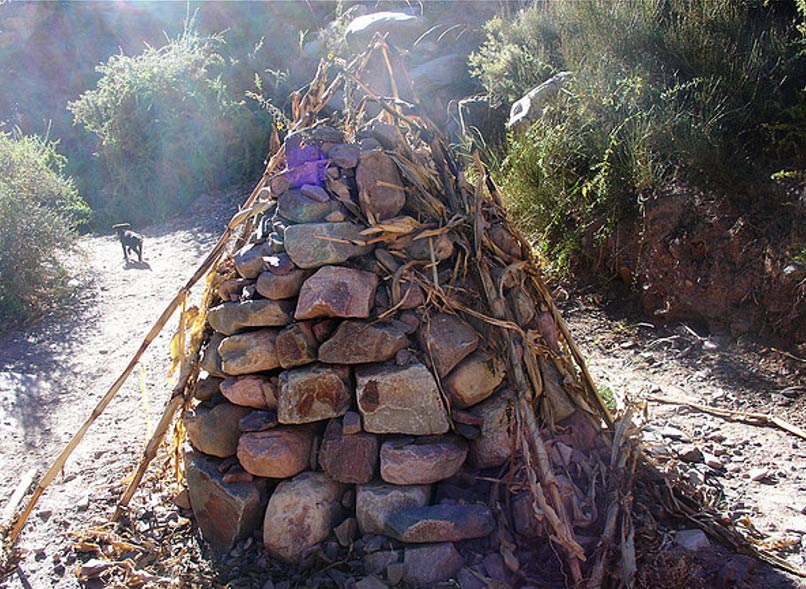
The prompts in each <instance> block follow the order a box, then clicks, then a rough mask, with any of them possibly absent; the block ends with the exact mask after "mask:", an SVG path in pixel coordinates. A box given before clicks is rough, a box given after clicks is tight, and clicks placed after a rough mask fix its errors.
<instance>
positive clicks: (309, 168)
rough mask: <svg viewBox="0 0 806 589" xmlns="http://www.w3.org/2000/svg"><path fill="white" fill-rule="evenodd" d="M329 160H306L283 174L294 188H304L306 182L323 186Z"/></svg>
mask: <svg viewBox="0 0 806 589" xmlns="http://www.w3.org/2000/svg"><path fill="white" fill-rule="evenodd" d="M328 163H329V161H328V160H314V161H310V162H304V163H302V164H300V165H298V166H295V167H293V168H289V169H288V170H286V171H285V172H283V175H284V176H285V178H286V180H288V182H289V183H290V184H291V185H292V186H293V187H294V188H302V187H303V186H304V185H305V184H314V185H316V186H321V185H322V184H323V183H324V182H325V178H326V177H327V165H328Z"/></svg>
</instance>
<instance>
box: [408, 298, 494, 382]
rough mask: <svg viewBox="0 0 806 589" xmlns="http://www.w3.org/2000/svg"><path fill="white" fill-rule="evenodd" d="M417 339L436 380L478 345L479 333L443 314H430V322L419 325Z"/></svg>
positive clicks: (454, 318) (454, 317)
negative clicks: (429, 360)
mask: <svg viewBox="0 0 806 589" xmlns="http://www.w3.org/2000/svg"><path fill="white" fill-rule="evenodd" d="M417 338H418V340H419V341H420V347H421V348H422V350H423V351H424V352H425V353H426V355H428V356H429V357H430V358H431V361H432V362H433V364H434V370H435V371H436V373H437V374H438V375H439V377H440V378H444V377H445V376H447V374H448V373H449V372H450V371H451V370H453V368H454V367H455V366H456V365H457V364H459V362H461V361H462V360H464V359H465V358H466V357H467V356H469V355H470V354H471V353H473V351H474V350H475V349H476V347H477V346H478V345H479V334H477V333H476V332H475V330H474V329H473V328H472V327H470V325H468V324H467V323H465V322H464V321H462V320H461V319H459V318H458V317H456V316H455V315H448V314H446V313H436V314H434V315H432V316H431V319H430V321H426V322H424V323H423V324H422V325H421V326H420V329H419V331H418V332H417Z"/></svg>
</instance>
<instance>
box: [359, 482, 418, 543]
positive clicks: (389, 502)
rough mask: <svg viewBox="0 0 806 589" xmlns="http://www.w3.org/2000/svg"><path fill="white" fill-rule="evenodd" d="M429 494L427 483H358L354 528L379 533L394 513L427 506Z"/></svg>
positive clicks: (366, 532) (365, 532)
mask: <svg viewBox="0 0 806 589" xmlns="http://www.w3.org/2000/svg"><path fill="white" fill-rule="evenodd" d="M430 497H431V487H430V486H429V485H412V486H400V485H389V484H386V483H368V484H366V485H358V486H357V489H356V501H355V505H356V518H357V519H358V527H359V529H360V530H361V533H363V534H383V533H385V532H384V530H385V528H386V522H387V521H388V520H389V518H390V517H391V516H392V515H393V514H394V513H396V512H398V511H400V510H401V509H405V508H407V507H418V506H423V505H428V501H429V499H430Z"/></svg>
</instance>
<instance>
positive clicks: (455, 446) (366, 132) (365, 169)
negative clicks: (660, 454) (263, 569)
mask: <svg viewBox="0 0 806 589" xmlns="http://www.w3.org/2000/svg"><path fill="white" fill-rule="evenodd" d="M393 123H394V124H393ZM418 130H422V128H421V127H418V126H417V125H416V124H411V125H407V124H405V123H404V121H403V119H395V118H393V117H390V116H388V115H386V118H385V120H384V117H379V118H378V119H376V120H374V121H373V122H372V123H371V124H369V125H366V126H365V127H364V128H363V130H362V131H359V132H357V133H354V134H353V136H352V137H350V139H351V141H348V140H347V139H346V138H345V136H344V132H342V131H340V130H336V129H334V128H331V127H326V126H317V127H313V128H306V129H302V130H300V131H296V132H294V133H292V134H291V135H289V136H288V137H287V139H286V141H285V144H284V150H285V163H286V167H285V169H284V170H282V171H281V172H278V173H276V174H275V175H274V176H273V177H271V178H270V180H269V182H268V184H267V185H266V186H265V187H264V188H263V189H262V190H261V192H260V194H259V200H260V202H262V203H263V205H264V209H265V213H264V214H263V216H262V217H261V218H259V219H258V220H257V221H256V222H255V224H254V230H253V231H252V232H251V234H250V238H249V243H247V244H246V245H245V246H244V247H243V248H241V249H240V250H238V251H237V252H236V253H235V254H234V255H233V256H232V258H231V260H229V262H228V263H227V264H225V265H224V267H223V269H220V270H219V273H223V275H222V276H221V277H220V279H219V280H218V282H217V283H216V284H215V288H217V293H218V299H219V302H218V303H217V304H215V305H214V306H212V307H211V308H209V310H208V314H207V320H208V323H209V326H210V328H212V333H211V335H210V336H209V339H208V342H207V344H206V347H205V349H204V351H203V355H202V360H201V368H202V371H201V373H200V376H199V378H198V380H197V382H196V385H195V389H194V396H195V398H196V399H197V400H198V401H199V402H198V404H197V405H196V406H195V407H194V408H192V409H191V410H189V411H188V412H187V413H186V415H185V417H184V423H185V426H186V430H187V435H188V439H189V441H190V444H191V445H192V447H193V449H192V450H190V451H188V452H187V454H186V457H185V463H186V474H187V484H188V489H189V495H190V501H191V504H192V508H193V511H194V513H195V516H196V518H197V521H198V524H199V526H200V528H201V531H202V532H203V534H204V536H205V538H206V539H207V541H208V542H209V543H210V545H211V546H212V548H213V549H214V550H215V551H216V552H218V553H219V554H223V553H226V552H227V551H229V550H230V549H231V548H232V547H233V546H234V545H235V544H236V543H237V542H238V541H239V540H241V539H243V538H245V537H248V536H250V535H252V534H253V533H255V531H256V530H257V529H259V528H260V527H261V526H262V537H263V544H264V546H265V549H266V551H267V552H268V554H269V555H270V557H272V558H274V559H279V560H282V561H284V562H287V563H291V564H292V565H295V566H303V567H304V566H305V563H306V562H307V563H310V560H311V558H313V556H312V555H313V554H314V553H315V552H316V550H317V545H319V544H320V543H322V542H323V541H325V540H326V539H328V538H331V540H330V542H331V543H332V542H333V538H335V540H336V541H337V542H338V544H339V545H341V546H342V547H345V548H350V547H351V546H353V545H354V544H360V545H362V546H363V547H364V550H365V552H366V553H367V556H366V557H365V559H364V568H365V572H366V573H367V574H370V573H374V574H376V575H378V577H381V578H385V579H386V582H387V583H389V584H390V585H394V584H396V583H399V582H403V583H404V584H406V585H407V586H419V585H429V584H432V583H436V582H440V581H444V580H445V579H447V578H449V577H452V578H457V576H458V578H459V579H460V582H462V583H463V584H462V585H461V586H462V587H481V586H493V585H484V584H483V583H482V584H480V581H479V579H485V578H486V579H498V581H496V582H498V583H504V582H506V583H512V585H513V586H525V585H528V583H525V582H524V581H523V580H524V579H528V578H529V575H528V574H527V571H528V570H529V566H530V563H529V562H524V560H525V559H530V558H532V557H530V556H529V554H528V553H527V552H524V550H525V549H526V548H527V547H528V546H541V547H542V549H541V550H543V556H544V557H545V554H546V549H548V550H549V551H550V552H549V553H548V554H549V555H550V557H552V558H554V559H555V561H556V560H557V558H556V555H558V554H560V555H562V556H563V563H562V564H559V563H560V561H557V562H558V565H557V566H558V569H559V568H562V567H564V569H565V570H566V572H570V574H571V576H572V577H573V578H574V580H577V579H581V578H582V576H581V575H582V573H581V572H580V571H581V563H583V561H585V560H586V556H585V555H586V548H588V547H590V548H591V550H592V549H595V548H596V546H597V544H596V541H592V540H591V538H597V539H598V538H599V537H604V536H607V534H615V528H616V527H617V526H613V528H614V529H613V530H611V531H610V532H608V531H607V530H605V531H603V530H602V525H603V523H602V521H601V519H600V518H599V516H598V515H597V514H599V513H602V514H604V513H606V512H608V506H609V505H610V506H612V505H616V506H617V505H618V501H620V497H619V496H618V495H617V494H616V495H613V496H612V497H611V496H609V495H608V492H606V491H605V489H606V485H608V484H609V485H610V486H611V487H612V486H613V485H612V482H609V481H610V480H611V477H610V471H609V470H608V468H606V465H609V464H610V458H611V450H610V449H609V448H608V443H609V442H608V439H609V438H608V437H607V436H606V435H605V434H604V431H606V430H602V429H601V425H602V424H603V423H605V422H606V421H607V419H608V418H609V416H608V415H607V410H606V409H605V408H604V406H603V405H601V404H600V399H599V398H598V396H597V395H596V393H595V392H593V390H592V387H591V386H590V383H589V377H587V373H586V372H585V370H584V365H582V367H581V368H580V366H579V363H580V362H581V360H580V359H579V358H578V352H576V349H575V347H574V346H573V342H571V341H570V338H569V336H568V334H567V329H566V328H565V326H564V324H563V323H562V320H561V319H560V318H559V315H558V314H557V312H556V308H555V307H554V305H553V303H552V302H551V299H550V297H549V295H548V292H547V290H546V289H545V286H544V285H543V283H542V281H541V279H540V278H539V274H538V272H537V270H536V268H535V266H534V264H533V263H532V262H531V261H530V257H529V256H530V254H529V252H528V248H527V246H526V245H525V244H524V242H523V241H522V239H521V238H520V237H519V235H518V233H517V231H516V230H514V229H513V228H512V227H511V226H510V225H509V224H508V222H507V221H506V218H505V215H504V213H503V210H502V208H501V206H500V196H499V195H498V193H497V191H496V190H495V187H494V186H493V185H492V182H491V181H489V179H487V178H486V177H482V179H481V180H480V182H479V185H478V186H475V187H474V186H473V185H471V184H470V183H469V182H468V181H467V180H466V178H465V175H464V173H462V172H460V171H459V170H458V167H457V166H456V164H455V162H452V161H451V160H449V158H450V155H449V152H448V150H447V149H445V148H444V147H443V146H442V144H441V143H440V142H439V141H438V140H437V139H436V138H435V136H433V135H431V136H430V137H429V134H428V133H426V132H421V133H417V131H418ZM478 172H479V174H483V169H482V167H481V165H480V164H479V167H478ZM574 358H576V362H577V364H574ZM586 377H587V380H586ZM616 513H618V509H616ZM583 528H588V529H589V530H591V531H589V532H587V533H588V535H589V536H590V537H589V538H588V543H587V546H586V548H583V544H584V542H583V539H582V538H583V536H580V535H579V530H582V529H583ZM583 531H584V530H583ZM619 533H620V532H619ZM539 538H542V541H541V542H535V539H539ZM373 544H374V545H375V549H374V552H373V551H372V549H371V548H369V547H368V546H370V545H373ZM381 546H384V547H386V550H379V549H380V548H381ZM521 548H523V549H524V550H521ZM529 549H530V550H531V548H529ZM605 553H606V550H599V551H598V552H597V555H598V556H599V559H598V562H599V564H602V563H604V561H605V556H604V554H605ZM373 554H374V557H373ZM551 555H554V556H551ZM586 566H587V565H586ZM597 566H598V565H596V564H593V565H591V568H590V569H589V571H590V574H591V575H596V574H597V572H596V567H597ZM600 572H601V571H600ZM585 574H587V572H586V573H585ZM462 579H464V581H462ZM516 579H520V580H521V581H520V582H516ZM378 582H380V581H378ZM357 586H359V587H363V586H364V585H360V584H359V585H357ZM366 586H375V585H366ZM378 586H385V585H383V584H381V585H378ZM494 586H503V585H494ZM506 586H509V585H506Z"/></svg>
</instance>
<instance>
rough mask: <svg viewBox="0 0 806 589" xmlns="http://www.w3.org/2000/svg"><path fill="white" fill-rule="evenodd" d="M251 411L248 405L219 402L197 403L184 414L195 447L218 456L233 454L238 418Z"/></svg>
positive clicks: (238, 434)
mask: <svg viewBox="0 0 806 589" xmlns="http://www.w3.org/2000/svg"><path fill="white" fill-rule="evenodd" d="M251 412H252V410H251V409H249V408H248V407H240V406H238V405H233V404H232V403H220V404H219V405H216V406H215V407H207V406H205V405H199V406H198V407H196V408H194V409H191V410H190V411H188V412H187V413H186V414H185V428H186V429H187V433H188V439H189V440H190V443H191V444H192V445H193V447H194V448H196V449H197V450H199V451H201V452H204V453H205V454H210V455H211V456H218V457H219V458H226V457H227V456H232V455H233V454H235V450H236V449H237V448H238V437H239V436H240V430H239V429H238V422H239V421H240V420H241V419H242V418H244V417H246V416H247V415H249V414H250V413H251Z"/></svg>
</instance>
